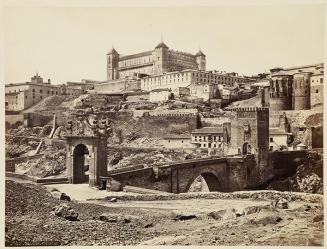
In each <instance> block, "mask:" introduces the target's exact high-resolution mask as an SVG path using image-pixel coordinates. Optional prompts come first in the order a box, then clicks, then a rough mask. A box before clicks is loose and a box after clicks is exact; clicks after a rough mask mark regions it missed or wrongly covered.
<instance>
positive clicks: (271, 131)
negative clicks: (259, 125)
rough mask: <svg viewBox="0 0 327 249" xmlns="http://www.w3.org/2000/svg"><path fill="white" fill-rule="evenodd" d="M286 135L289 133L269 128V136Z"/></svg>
mask: <svg viewBox="0 0 327 249" xmlns="http://www.w3.org/2000/svg"><path fill="white" fill-rule="evenodd" d="M287 134H290V133H288V132H286V131H283V130H281V129H280V128H269V135H287Z"/></svg>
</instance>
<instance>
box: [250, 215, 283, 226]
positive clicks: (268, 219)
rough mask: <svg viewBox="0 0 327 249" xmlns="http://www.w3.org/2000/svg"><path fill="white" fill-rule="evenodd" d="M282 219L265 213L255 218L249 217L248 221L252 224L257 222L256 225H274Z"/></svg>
mask: <svg viewBox="0 0 327 249" xmlns="http://www.w3.org/2000/svg"><path fill="white" fill-rule="evenodd" d="M282 220H283V219H282V218H281V217H279V216H278V215H266V216H263V217H260V218H256V219H251V220H250V223H252V224H257V225H259V224H260V225H264V226H265V225H270V224H272V225H275V224H277V223H279V222H280V221H282Z"/></svg>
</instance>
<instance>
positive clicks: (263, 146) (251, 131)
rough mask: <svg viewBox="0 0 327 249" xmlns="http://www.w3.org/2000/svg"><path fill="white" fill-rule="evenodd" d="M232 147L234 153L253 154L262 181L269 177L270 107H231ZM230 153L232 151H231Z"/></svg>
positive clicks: (257, 173)
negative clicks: (233, 114)
mask: <svg viewBox="0 0 327 249" xmlns="http://www.w3.org/2000/svg"><path fill="white" fill-rule="evenodd" d="M231 111H233V112H235V116H234V118H233V119H232V122H231V142H230V148H231V151H232V152H234V153H233V154H240V155H247V154H253V155H254V157H255V161H256V167H255V168H256V172H255V175H256V176H257V178H258V180H259V181H260V182H264V181H265V180H266V179H267V178H268V177H269V168H268V167H269V161H268V157H269V108H263V107H244V108H235V109H231ZM229 154H230V153H229Z"/></svg>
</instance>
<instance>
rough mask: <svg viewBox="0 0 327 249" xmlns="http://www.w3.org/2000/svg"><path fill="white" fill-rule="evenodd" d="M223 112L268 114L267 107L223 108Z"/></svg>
mask: <svg viewBox="0 0 327 249" xmlns="http://www.w3.org/2000/svg"><path fill="white" fill-rule="evenodd" d="M225 110H226V111H232V112H269V108H268V107H234V108H225Z"/></svg>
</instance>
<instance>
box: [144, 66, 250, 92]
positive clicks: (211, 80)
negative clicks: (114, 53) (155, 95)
mask: <svg viewBox="0 0 327 249" xmlns="http://www.w3.org/2000/svg"><path fill="white" fill-rule="evenodd" d="M248 80H249V79H247V78H245V77H240V76H237V75H234V74H233V75H230V74H222V73H220V72H218V71H199V70H192V69H187V70H183V71H177V72H167V73H163V74H161V75H152V76H147V77H144V78H141V89H142V90H143V91H151V90H153V89H160V88H169V89H171V90H172V91H174V89H176V88H177V87H188V86H189V85H191V84H193V83H195V84H214V85H226V86H233V85H234V84H235V83H241V82H247V81H248Z"/></svg>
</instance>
